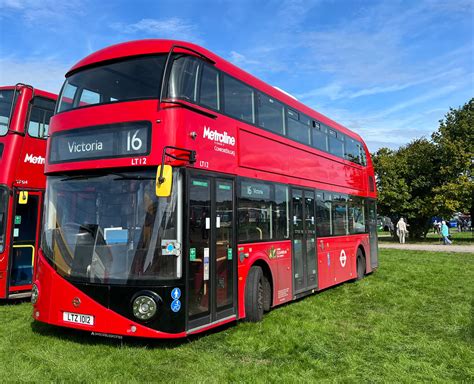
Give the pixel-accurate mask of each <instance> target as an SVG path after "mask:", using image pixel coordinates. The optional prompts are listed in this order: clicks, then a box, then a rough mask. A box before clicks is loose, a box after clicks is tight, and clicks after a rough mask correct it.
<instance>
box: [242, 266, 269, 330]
mask: <svg viewBox="0 0 474 384" xmlns="http://www.w3.org/2000/svg"><path fill="white" fill-rule="evenodd" d="M263 279H264V278H263V272H262V268H260V267H257V266H253V267H252V268H250V271H249V274H248V276H247V281H246V283H245V316H246V320H247V321H251V322H254V323H256V322H258V321H261V320H262V318H263V301H264V298H263V297H264V294H263V292H264V282H263Z"/></svg>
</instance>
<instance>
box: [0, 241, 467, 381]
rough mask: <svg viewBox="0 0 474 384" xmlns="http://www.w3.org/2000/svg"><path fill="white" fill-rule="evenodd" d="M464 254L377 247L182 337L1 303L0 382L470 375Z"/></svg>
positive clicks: (377, 378)
mask: <svg viewBox="0 0 474 384" xmlns="http://www.w3.org/2000/svg"><path fill="white" fill-rule="evenodd" d="M473 278H474V255H469V254H452V253H430V252H415V251H412V252H410V251H399V250H386V249H383V250H381V256H380V269H379V270H378V271H377V272H376V273H374V274H372V275H370V276H367V277H366V278H365V279H364V280H362V281H360V282H356V283H346V284H343V285H340V286H338V287H335V288H332V289H329V290H326V291H324V292H322V293H319V294H317V295H312V296H309V297H307V298H305V299H302V300H299V301H298V302H295V303H292V304H290V305H286V306H283V307H280V308H277V309H274V310H272V311H271V312H270V313H268V314H266V316H265V317H264V320H263V322H261V323H258V324H248V323H243V322H240V323H238V324H237V325H233V326H230V327H226V328H224V329H223V330H221V332H210V333H207V334H205V335H203V336H201V337H193V338H191V339H188V340H183V341H181V342H174V343H169V342H162V341H150V340H147V341H144V340H141V341H137V340H127V341H126V342H124V343H121V342H120V341H116V340H109V339H104V338H96V337H92V336H89V334H85V333H81V332H77V331H73V330H68V329H61V328H56V327H52V326H48V325H44V324H40V323H33V322H32V320H31V317H30V313H31V307H30V305H29V304H28V303H20V304H16V305H5V304H3V305H0V319H1V321H0V335H1V336H0V377H1V381H2V382H5V381H12V382H17V381H28V382H52V381H53V382H54V381H61V382H104V381H107V382H123V383H128V382H205V383H213V382H250V383H254V382H261V383H263V382H275V383H286V382H298V383H299V382H347V383H352V382H366V381H369V382H378V383H385V382H402V383H403V382H404V383H411V382H414V381H430V382H431V381H434V382H443V383H444V382H459V381H464V382H473V381H474V347H473V345H474V324H473V321H474V320H473V318H474V312H473V311H474V310H473V307H474V303H473V297H474V284H473Z"/></svg>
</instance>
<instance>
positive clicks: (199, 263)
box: [186, 173, 236, 331]
mask: <svg viewBox="0 0 474 384" xmlns="http://www.w3.org/2000/svg"><path fill="white" fill-rule="evenodd" d="M187 185H188V217H189V224H188V244H187V248H186V252H187V255H186V256H187V264H188V267H187V273H188V281H187V283H188V292H189V293H188V295H187V297H188V323H187V330H188V331H189V330H191V331H192V330H195V329H196V328H199V327H202V326H205V325H208V324H210V323H214V322H218V321H221V320H223V319H226V318H231V317H232V316H235V315H236V289H235V285H236V260H235V235H234V230H235V225H234V223H235V220H234V181H233V179H228V178H221V177H213V176H208V175H202V174H194V173H193V174H191V175H190V176H189V177H188V180H187Z"/></svg>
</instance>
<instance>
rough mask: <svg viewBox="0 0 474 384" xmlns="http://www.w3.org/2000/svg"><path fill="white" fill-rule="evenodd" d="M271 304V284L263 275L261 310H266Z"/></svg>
mask: <svg viewBox="0 0 474 384" xmlns="http://www.w3.org/2000/svg"><path fill="white" fill-rule="evenodd" d="M271 306H272V286H271V285H270V281H269V280H268V278H267V276H265V275H263V310H264V311H265V312H268V311H269V310H270V307H271Z"/></svg>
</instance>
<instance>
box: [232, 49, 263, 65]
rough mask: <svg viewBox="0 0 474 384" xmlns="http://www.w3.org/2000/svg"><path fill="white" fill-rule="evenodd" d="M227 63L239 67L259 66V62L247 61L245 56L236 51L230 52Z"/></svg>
mask: <svg viewBox="0 0 474 384" xmlns="http://www.w3.org/2000/svg"><path fill="white" fill-rule="evenodd" d="M229 61H230V62H232V63H234V64H235V65H239V66H247V65H261V62H260V61H258V60H254V59H249V58H247V57H246V56H244V55H242V54H241V53H238V52H236V51H230V55H229Z"/></svg>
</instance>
